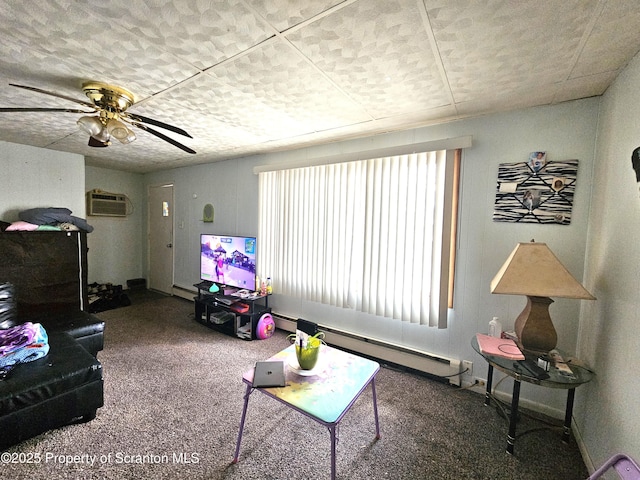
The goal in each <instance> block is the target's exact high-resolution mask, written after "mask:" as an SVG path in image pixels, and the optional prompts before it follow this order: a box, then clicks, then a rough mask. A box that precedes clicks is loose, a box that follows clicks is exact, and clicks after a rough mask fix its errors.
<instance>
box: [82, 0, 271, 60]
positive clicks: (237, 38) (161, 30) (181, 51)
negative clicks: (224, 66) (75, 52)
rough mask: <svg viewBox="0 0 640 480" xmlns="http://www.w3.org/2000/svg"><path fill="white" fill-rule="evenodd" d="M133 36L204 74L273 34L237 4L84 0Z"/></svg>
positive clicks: (235, 0)
mask: <svg viewBox="0 0 640 480" xmlns="http://www.w3.org/2000/svg"><path fill="white" fill-rule="evenodd" d="M87 4H88V6H90V8H91V10H92V11H94V12H96V13H97V15H99V16H100V17H102V18H103V19H108V20H109V21H111V22H113V21H115V22H117V24H118V25H120V26H121V27H122V28H124V29H126V30H127V31H128V32H130V33H131V34H132V35H133V36H135V37H137V38H139V39H141V40H144V41H145V42H148V43H150V44H152V45H155V46H157V47H158V48H161V49H162V50H165V51H167V52H170V53H172V54H173V55H175V57H176V58H181V59H184V60H186V61H188V62H189V63H191V64H192V65H195V66H196V67H198V68H199V69H206V68H209V67H210V66H212V65H215V64H217V63H218V62H220V61H222V60H224V59H226V58H229V57H232V56H234V55H236V54H238V53H240V52H242V51H244V50H246V49H247V48H250V47H252V46H254V45H256V44H258V43H260V42H262V41H264V40H265V39H267V38H269V37H270V36H272V35H273V33H272V32H271V31H270V29H269V28H268V27H267V26H266V25H265V24H264V22H263V21H261V20H260V19H259V18H257V17H256V16H255V15H253V14H252V13H251V11H250V10H249V9H248V8H247V7H246V6H245V4H244V3H243V2H242V1H240V0H199V1H193V0H146V1H144V2H140V1H135V0H134V1H132V0H110V1H109V2H104V1H103V0H88V2H87Z"/></svg>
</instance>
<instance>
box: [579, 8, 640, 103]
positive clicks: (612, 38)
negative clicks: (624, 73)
mask: <svg viewBox="0 0 640 480" xmlns="http://www.w3.org/2000/svg"><path fill="white" fill-rule="evenodd" d="M639 7H640V4H639V3H638V2H637V1H628V2H624V1H618V2H607V3H605V5H604V8H603V9H602V13H601V14H600V16H599V17H598V20H597V22H596V23H595V25H594V28H593V30H592V32H591V35H590V36H589V38H588V39H587V42H586V44H585V46H584V49H583V52H582V55H581V56H580V58H579V60H578V63H577V65H576V66H575V68H574V70H573V72H572V74H571V78H578V77H586V76H589V75H594V74H599V73H603V72H611V71H619V70H620V69H621V66H624V65H625V64H626V61H625V59H630V58H632V57H633V55H635V53H636V52H637V51H638V45H640V8H639ZM603 91H604V90H603Z"/></svg>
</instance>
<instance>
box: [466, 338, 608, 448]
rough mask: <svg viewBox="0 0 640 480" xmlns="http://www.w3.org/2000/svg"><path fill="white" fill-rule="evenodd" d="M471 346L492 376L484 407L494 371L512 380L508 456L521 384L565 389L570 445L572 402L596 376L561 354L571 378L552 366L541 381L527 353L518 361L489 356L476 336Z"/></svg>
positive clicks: (565, 431) (565, 436)
mask: <svg viewBox="0 0 640 480" xmlns="http://www.w3.org/2000/svg"><path fill="white" fill-rule="evenodd" d="M471 346H472V347H473V349H474V350H475V351H476V352H478V353H479V354H480V355H481V356H482V357H483V358H484V359H485V360H486V361H487V363H488V364H489V372H488V374H487V390H486V394H485V400H484V404H485V405H490V404H491V386H492V383H493V369H494V368H496V369H498V370H500V371H501V372H502V373H505V374H506V375H508V376H510V377H512V378H513V380H514V381H513V393H512V395H511V414H510V417H509V432H508V434H507V452H509V453H511V454H512V453H513V451H514V446H515V437H516V422H517V418H518V402H519V400H520V383H521V382H527V383H532V384H534V385H540V386H543V387H548V388H562V389H566V390H567V405H566V410H565V417H564V426H563V434H562V440H563V441H565V442H568V441H569V439H570V438H571V415H572V413H573V400H574V398H575V392H576V388H577V387H579V386H580V385H582V384H584V383H587V382H589V381H591V379H592V378H593V377H594V375H595V373H593V372H592V371H591V370H589V369H588V368H586V367H585V366H583V365H582V364H581V363H580V361H579V360H578V359H576V358H572V357H567V356H565V355H564V354H563V353H562V352H560V354H561V355H562V357H563V359H564V360H565V362H566V363H565V365H567V366H568V367H569V368H570V369H571V373H572V374H571V375H567V374H565V373H562V372H561V371H560V370H558V368H557V367H556V366H555V365H554V364H553V363H551V364H550V367H549V371H548V372H547V374H548V375H549V377H548V378H545V379H541V378H538V377H536V376H535V375H534V374H533V373H531V372H530V371H529V369H528V368H527V365H526V363H525V361H526V360H529V361H533V362H537V359H538V357H537V355H529V354H527V352H524V354H525V357H526V360H523V361H517V360H510V359H508V358H504V357H499V356H496V355H487V354H485V353H482V352H481V351H480V346H479V345H478V339H477V338H476V336H475V335H474V336H473V338H472V339H471Z"/></svg>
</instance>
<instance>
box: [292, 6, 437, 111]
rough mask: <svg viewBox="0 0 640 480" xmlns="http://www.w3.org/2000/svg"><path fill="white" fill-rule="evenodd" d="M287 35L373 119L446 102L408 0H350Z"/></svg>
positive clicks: (426, 40) (414, 9) (415, 9)
mask: <svg viewBox="0 0 640 480" xmlns="http://www.w3.org/2000/svg"><path fill="white" fill-rule="evenodd" d="M287 38H288V39H289V40H291V42H292V43H293V44H294V45H295V46H296V47H297V48H299V49H300V51H301V52H303V53H304V54H305V55H306V56H307V57H308V58H309V59H311V61H312V62H313V63H315V64H316V65H317V67H318V68H320V69H321V70H322V71H323V72H324V73H325V74H326V75H327V76H328V77H329V78H331V79H332V80H333V81H334V82H335V83H336V84H337V85H338V86H339V87H341V88H343V89H344V90H345V91H347V92H348V94H349V96H351V98H353V99H354V100H356V101H357V102H358V103H360V104H361V105H362V106H364V107H365V108H366V109H367V111H368V112H369V113H371V114H372V115H373V116H374V117H376V118H382V117H386V116H389V115H393V114H398V113H402V112H409V111H415V110H419V109H426V108H432V107H437V106H442V105H445V104H448V103H449V97H448V94H447V92H446V90H445V88H444V86H443V83H442V80H441V77H440V74H439V71H438V68H437V64H436V62H435V57H434V55H433V52H432V51H431V47H430V43H429V38H428V36H427V34H426V32H425V28H424V24H423V21H422V17H421V15H420V12H419V10H418V7H417V3H416V2H414V1H401V0H396V1H385V2H363V1H360V2H355V3H353V4H351V5H349V6H348V7H345V8H343V9H341V10H340V11H339V12H338V13H336V14H334V15H331V16H328V17H324V18H321V19H319V20H318V21H316V22H314V23H311V24H310V25H308V26H307V27H305V28H304V29H302V30H300V31H296V32H293V33H292V34H291V35H289V36H288V37H287Z"/></svg>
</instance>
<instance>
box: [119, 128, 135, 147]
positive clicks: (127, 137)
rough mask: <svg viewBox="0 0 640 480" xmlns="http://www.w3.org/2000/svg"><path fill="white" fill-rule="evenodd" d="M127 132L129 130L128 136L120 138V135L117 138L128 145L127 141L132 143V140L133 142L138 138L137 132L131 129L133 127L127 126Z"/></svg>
mask: <svg viewBox="0 0 640 480" xmlns="http://www.w3.org/2000/svg"><path fill="white" fill-rule="evenodd" d="M127 132H128V135H127V136H126V137H124V138H118V137H115V138H117V139H118V140H120V143H124V144H125V145H126V144H127V143H131V142H133V141H134V140H135V139H136V134H135V133H133V130H131V129H129V128H127Z"/></svg>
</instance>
